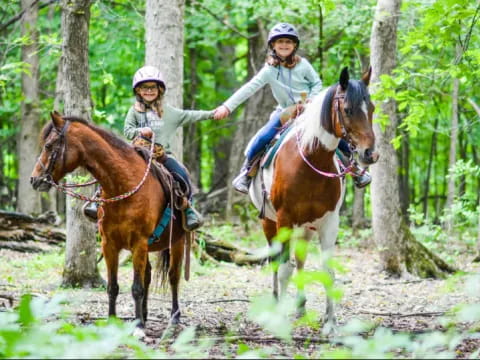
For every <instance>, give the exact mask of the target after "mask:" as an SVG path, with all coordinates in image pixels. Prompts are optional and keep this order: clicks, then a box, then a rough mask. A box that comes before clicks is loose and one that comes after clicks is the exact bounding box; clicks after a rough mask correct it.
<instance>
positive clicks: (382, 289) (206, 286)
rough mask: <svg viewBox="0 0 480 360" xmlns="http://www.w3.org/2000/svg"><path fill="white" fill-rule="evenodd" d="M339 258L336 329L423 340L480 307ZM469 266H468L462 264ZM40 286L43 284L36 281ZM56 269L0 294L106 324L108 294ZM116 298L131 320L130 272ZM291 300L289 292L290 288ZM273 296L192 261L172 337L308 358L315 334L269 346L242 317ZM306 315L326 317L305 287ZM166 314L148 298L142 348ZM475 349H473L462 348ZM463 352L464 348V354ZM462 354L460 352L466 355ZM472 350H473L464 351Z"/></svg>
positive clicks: (226, 350) (260, 276) (260, 271)
mask: <svg viewBox="0 0 480 360" xmlns="http://www.w3.org/2000/svg"><path fill="white" fill-rule="evenodd" d="M12 256H15V257H16V258H17V259H18V257H24V258H25V260H27V259H28V257H29V256H33V255H28V254H18V253H14V252H11V251H9V250H2V251H0V261H4V260H6V259H9V258H11V257H12ZM337 259H338V260H339V262H340V263H342V265H343V266H344V267H345V268H346V270H347V272H346V273H344V274H337V282H338V285H339V286H340V287H341V288H342V290H343V291H344V296H343V299H342V301H341V303H340V304H339V305H338V306H337V316H338V320H339V323H340V324H345V323H346V322H348V321H349V320H351V319H353V318H359V319H365V320H371V321H374V322H375V323H376V324H378V325H379V326H383V327H387V328H389V329H392V330H394V331H409V332H415V333H421V332H424V331H426V330H427V329H438V328H440V324H439V322H438V318H439V316H440V315H441V314H443V313H444V312H446V311H448V310H450V309H451V308H452V307H453V306H456V305H458V304H461V303H473V302H477V303H478V302H480V294H479V296H478V297H477V298H472V297H471V296H470V295H468V294H467V293H466V292H465V291H464V286H463V285H462V284H461V283H456V284H455V286H453V287H452V286H450V290H449V291H446V290H447V284H452V282H451V280H450V281H449V280H421V279H417V278H411V279H405V278H403V279H392V278H388V277H386V276H385V274H384V273H382V272H381V271H380V264H379V261H378V256H377V254H376V253H375V252H373V251H369V250H358V249H352V248H343V249H339V250H338V251H337ZM463 259H464V261H465V262H464V263H463V264H462V263H460V264H457V265H458V266H459V268H461V269H462V270H464V271H469V272H477V273H478V272H479V270H480V265H478V263H477V264H473V263H471V262H469V260H471V259H467V258H466V257H463ZM467 261H468V262H467ZM319 263H320V262H319V258H318V256H311V257H310V258H309V259H308V260H307V265H306V269H307V270H313V269H317V270H319ZM14 272H15V273H16V274H17V276H19V277H21V276H22V270H21V269H14ZM101 272H102V275H103V276H104V275H105V266H104V264H102V265H101ZM40 279H41V281H40ZM60 279H61V269H57V271H55V272H54V273H52V274H43V276H42V275H41V274H38V277H37V276H36V275H33V276H31V278H30V279H26V278H24V279H21V283H22V284H21V286H23V289H24V290H20V284H12V283H10V284H8V285H7V284H5V283H4V281H3V280H2V281H1V283H2V285H1V287H0V289H1V292H2V293H8V294H10V295H13V297H14V298H15V299H18V297H19V296H20V295H21V293H22V291H23V292H25V291H26V290H25V288H26V287H29V288H30V290H31V292H33V293H36V294H43V295H46V296H53V294H54V293H63V294H65V295H66V296H67V298H69V299H71V300H72V303H71V305H70V310H71V311H72V313H73V314H74V316H75V317H76V319H78V320H79V321H80V322H86V323H88V322H91V321H92V320H94V319H96V318H104V317H105V315H106V313H107V301H108V298H107V294H106V291H104V290H90V291H89V290H62V289H58V288H57V285H58V284H59V283H60ZM119 279H120V295H119V297H118V302H117V304H118V306H117V313H118V316H119V317H120V318H124V319H131V318H132V317H133V313H134V311H133V300H132V297H131V291H130V287H131V279H132V273H131V269H130V267H129V266H124V267H121V269H120V276H119ZM289 290H290V292H291V294H292V296H294V295H295V292H294V288H293V286H292V285H291V286H290V288H289ZM266 291H268V292H270V291H271V275H270V274H269V273H268V271H267V270H266V269H265V268H261V267H260V266H255V267H238V266H234V265H229V264H224V265H221V266H218V267H217V266H213V265H207V266H201V265H200V264H198V263H197V262H196V261H195V260H194V259H193V263H192V272H191V279H190V281H189V282H187V283H185V281H183V282H182V287H181V293H180V304H181V311H182V319H181V324H180V326H179V327H178V328H177V329H176V331H175V332H178V331H179V330H181V329H183V328H186V327H188V326H195V327H196V328H197V331H199V332H200V333H202V334H203V335H205V336H209V337H214V338H217V337H218V338H221V337H223V336H225V334H227V333H228V334H233V335H234V336H237V338H240V339H242V340H243V342H245V343H247V344H249V345H250V346H252V347H256V346H260V345H262V346H263V345H266V344H267V345H268V346H270V347H271V349H272V351H273V353H272V356H277V355H278V356H288V357H292V356H293V355H294V354H296V353H297V352H298V351H300V350H301V351H302V354H304V355H306V356H308V354H309V353H312V352H314V351H315V349H316V346H317V344H315V340H318V341H319V342H321V341H322V340H321V339H322V336H321V333H320V330H312V329H310V328H306V327H302V328H298V329H296V330H295V331H294V336H295V337H296V338H297V339H298V340H299V341H296V342H295V341H294V342H293V343H292V344H290V345H285V344H284V343H281V342H279V341H274V340H272V338H271V335H270V334H268V333H266V332H264V331H263V330H262V329H261V328H260V327H259V326H258V325H257V324H256V323H255V322H252V321H250V320H249V319H248V316H247V313H248V310H249V306H250V300H251V299H252V298H253V297H255V296H257V295H260V294H262V293H264V292H266ZM307 308H308V309H310V310H315V311H316V312H318V313H319V314H323V313H324V308H325V296H324V291H323V288H322V287H320V286H311V287H310V288H309V289H308V290H307ZM169 311H170V295H169V293H168V292H167V293H160V292H154V293H153V294H151V296H150V312H149V321H148V323H147V329H146V333H147V338H146V339H145V341H146V343H147V344H149V345H151V346H158V343H159V339H160V337H161V336H162V334H163V332H164V330H165V329H166V328H167V327H168V319H169ZM307 336H311V337H313V339H314V341H313V342H312V343H311V344H310V345H308V346H305V345H304V344H303V341H300V340H302V339H303V338H304V337H307ZM468 346H470V347H473V348H475V347H478V346H479V344H478V343H473V344H471V345H468ZM468 346H467V347H468ZM236 347H237V344H236V343H235V342H232V343H230V344H228V345H221V346H216V347H214V348H213V349H212V351H211V353H210V356H213V357H222V356H225V355H226V354H231V353H235V351H236ZM468 350H469V349H467V350H466V351H468ZM470 351H471V349H470Z"/></svg>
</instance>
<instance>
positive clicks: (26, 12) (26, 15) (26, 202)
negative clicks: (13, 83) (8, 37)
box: [17, 0, 41, 214]
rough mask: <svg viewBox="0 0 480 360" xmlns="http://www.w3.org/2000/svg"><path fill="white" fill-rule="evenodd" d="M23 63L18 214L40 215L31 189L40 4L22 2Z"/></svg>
mask: <svg viewBox="0 0 480 360" xmlns="http://www.w3.org/2000/svg"><path fill="white" fill-rule="evenodd" d="M22 11H23V16H22V37H23V38H24V44H23V45H22V61H23V62H24V63H25V64H28V72H24V73H23V74H22V92H23V94H24V99H23V101H22V117H21V122H20V133H19V137H18V141H17V153H18V188H17V193H18V195H17V210H18V211H20V212H23V213H28V214H32V213H37V214H38V213H40V212H41V202H40V193H39V192H38V191H35V190H33V188H32V186H31V185H30V181H29V179H30V174H31V172H32V169H33V166H34V164H35V161H36V158H35V157H34V156H32V154H37V153H38V150H39V149H38V134H39V132H40V100H39V86H38V79H39V71H38V68H39V60H38V30H37V18H38V1H35V0H22Z"/></svg>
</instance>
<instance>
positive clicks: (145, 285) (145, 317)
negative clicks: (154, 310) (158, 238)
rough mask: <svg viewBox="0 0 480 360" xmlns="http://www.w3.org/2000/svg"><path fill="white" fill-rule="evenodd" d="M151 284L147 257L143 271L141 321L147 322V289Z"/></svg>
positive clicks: (150, 266)
mask: <svg viewBox="0 0 480 360" xmlns="http://www.w3.org/2000/svg"><path fill="white" fill-rule="evenodd" d="M151 282H152V265H150V260H148V257H147V267H146V269H145V283H144V288H145V295H144V296H143V309H142V310H143V321H144V322H147V317H148V289H149V287H150V283H151Z"/></svg>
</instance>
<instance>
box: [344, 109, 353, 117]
mask: <svg viewBox="0 0 480 360" xmlns="http://www.w3.org/2000/svg"><path fill="white" fill-rule="evenodd" d="M344 110H345V115H347V116H349V117H350V116H352V114H353V111H352V109H350V108H345V109H344Z"/></svg>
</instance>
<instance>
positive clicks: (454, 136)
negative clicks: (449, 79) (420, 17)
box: [444, 43, 462, 234]
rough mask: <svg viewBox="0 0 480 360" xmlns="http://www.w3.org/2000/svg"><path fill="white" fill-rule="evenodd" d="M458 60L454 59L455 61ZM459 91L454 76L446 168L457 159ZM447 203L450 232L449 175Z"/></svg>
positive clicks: (452, 184) (451, 187)
mask: <svg viewBox="0 0 480 360" xmlns="http://www.w3.org/2000/svg"><path fill="white" fill-rule="evenodd" d="M455 55H456V56H455V58H456V59H460V58H461V56H462V50H461V45H460V44H459V43H457V44H456V45H455ZM458 61H459V60H457V61H455V63H457V62H458ZM459 92H460V79H459V78H458V77H455V78H454V79H453V86H452V123H451V127H450V150H449V152H448V168H449V169H453V167H454V166H455V163H456V161H457V142H458V96H459ZM447 184H448V185H447V203H446V204H445V208H446V210H447V212H448V214H447V221H446V222H445V224H444V225H445V228H446V229H447V231H448V233H449V234H450V233H451V232H452V227H453V218H452V216H451V214H450V212H451V209H452V207H453V201H454V199H455V194H456V188H455V177H454V176H450V177H449V178H448V182H447Z"/></svg>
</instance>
